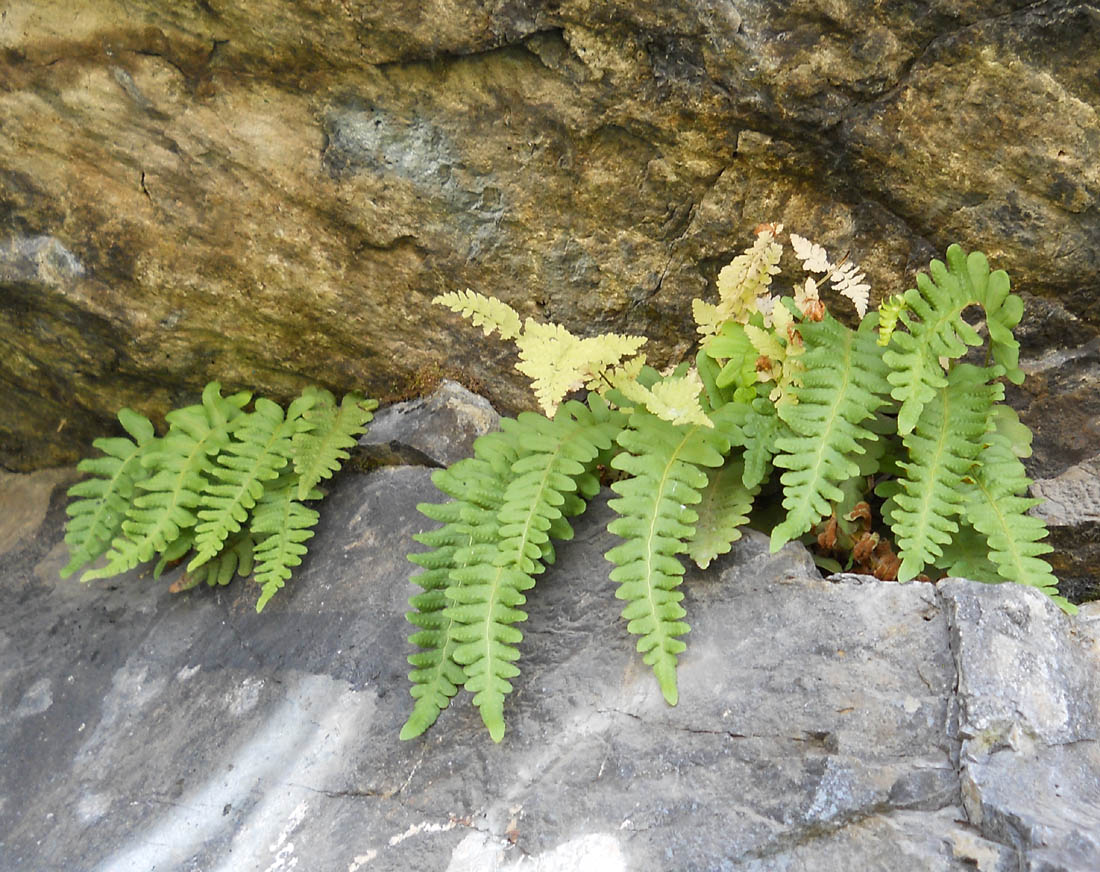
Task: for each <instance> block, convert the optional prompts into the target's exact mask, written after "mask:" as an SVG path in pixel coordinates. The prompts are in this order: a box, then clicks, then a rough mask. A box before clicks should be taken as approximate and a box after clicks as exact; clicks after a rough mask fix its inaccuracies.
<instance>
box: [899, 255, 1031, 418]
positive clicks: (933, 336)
mask: <svg viewBox="0 0 1100 872" xmlns="http://www.w3.org/2000/svg"><path fill="white" fill-rule="evenodd" d="M929 272H930V273H931V276H929V275H926V274H925V273H918V275H917V287H916V288H910V289H909V290H908V291H906V292H905V294H904V300H905V305H904V307H903V308H902V309H901V311H900V314H899V318H900V321H901V323H902V324H904V325H905V328H906V330H894V332H893V333H892V334H891V336H890V344H889V346H888V347H887V350H886V351H885V352H884V354H883V359H884V360H885V361H886V362H887V364H888V365H889V366H890V369H891V372H890V375H889V379H890V384H892V385H893V386H894V388H893V391H892V396H893V397H894V399H895V400H897V401H898V402H900V403H901V409H900V410H899V412H898V433H899V434H901V435H902V436H905V435H906V434H908V433H910V432H911V431H912V429H913V427H914V426H915V425H916V422H917V418H919V417H920V412H921V409H922V408H923V406H924V404H925V403H927V402H928V401H929V400H931V399H932V397H933V396H934V395H935V393H936V391H938V390H940V389H941V388H943V387H944V386H945V385H946V384H947V379H946V375H945V373H944V365H943V363H942V362H941V359H942V360H956V359H958V358H960V357H962V356H963V355H964V354H965V353H966V349H967V346H973V345H981V344H982V338H981V336H979V335H978V332H977V331H976V330H975V329H974V328H973V327H972V326H971V325H970V324H968V323H967V322H966V320H965V319H964V318H963V317H962V313H963V310H965V309H966V308H967V307H968V306H972V305H981V306H982V307H983V309H984V310H985V319H986V324H987V326H988V328H989V333H990V345H991V349H992V352H993V358H994V360H995V361H996V362H997V363H998V364H999V365H1000V366H1001V367H1002V368H1003V370H1004V373H1003V374H1004V375H1005V376H1006V377H1007V378H1008V379H1009V381H1012V382H1014V383H1016V384H1019V383H1020V382H1021V381H1022V380H1023V372H1022V371H1021V370H1020V369H1019V365H1018V363H1019V343H1017V342H1016V340H1015V338H1013V336H1012V328H1013V327H1015V326H1016V324H1017V323H1019V320H1020V317H1021V316H1022V315H1023V302H1022V301H1021V300H1020V298H1019V297H1018V296H1016V295H1015V294H1011V293H1009V280H1008V275H1007V274H1006V273H1005V272H1004V271H1003V270H997V271H996V272H994V273H990V271H989V262H988V260H987V259H986V257H985V255H984V254H982V253H981V252H980V251H975V252H972V253H971V254H969V255H967V254H966V252H965V251H963V250H962V248H960V247H959V246H958V245H952V246H951V247H950V248H948V249H947V264H946V265H945V264H944V263H943V262H942V261H938V260H933V261H932V262H931V264H929ZM888 314H892V311H891V310H890V309H888Z"/></svg>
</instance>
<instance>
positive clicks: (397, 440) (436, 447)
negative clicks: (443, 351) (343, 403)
mask: <svg viewBox="0 0 1100 872" xmlns="http://www.w3.org/2000/svg"><path fill="white" fill-rule="evenodd" d="M499 424H500V415H498V414H497V411H496V409H494V408H493V407H492V406H491V405H489V401H488V400H486V399H485V398H484V397H479V396H478V395H477V394H475V393H472V392H470V391H468V390H466V388H464V387H462V385H460V384H457V383H456V382H453V381H444V382H443V383H442V384H441V385H440V386H439V387H438V388H437V389H436V390H435V391H433V392H432V394H431V395H430V396H428V397H423V398H421V399H417V400H408V401H406V402H404V403H395V404H393V405H392V406H386V407H385V408H383V409H379V410H378V412H377V413H375V416H374V420H373V421H371V423H370V429H369V430H367V432H366V433H364V434H363V436H362V437H361V438H360V439H359V445H358V446H357V448H356V451H355V454H354V459H355V462H356V463H357V464H359V465H360V467H368V468H369V467H371V466H379V465H382V466H392V465H400V464H402V463H405V464H410V465H416V466H433V465H434V466H450V465H451V464H452V463H455V462H456V461H458V460H461V459H462V458H463V457H469V456H470V455H471V454H473V453H474V451H473V448H474V440H476V439H477V437H478V436H482V435H484V434H485V433H488V432H489V431H490V430H496V429H498V427H499Z"/></svg>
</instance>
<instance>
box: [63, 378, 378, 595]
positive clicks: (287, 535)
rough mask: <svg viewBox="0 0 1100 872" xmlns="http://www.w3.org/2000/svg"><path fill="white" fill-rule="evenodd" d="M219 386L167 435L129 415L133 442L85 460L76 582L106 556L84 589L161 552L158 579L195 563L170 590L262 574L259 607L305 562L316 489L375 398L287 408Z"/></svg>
mask: <svg viewBox="0 0 1100 872" xmlns="http://www.w3.org/2000/svg"><path fill="white" fill-rule="evenodd" d="M251 398H252V395H251V394H250V393H249V392H246V391H242V392H239V393H235V394H231V395H230V396H222V393H221V386H220V385H219V384H218V383H217V382H211V383H210V384H208V385H207V386H206V388H205V389H204V390H203V393H202V402H201V403H197V404H195V405H191V406H185V407H183V408H180V409H174V410H173V411H171V412H169V413H168V414H167V415H166V416H165V420H166V421H167V423H168V429H167V432H165V434H164V435H163V436H159V437H158V436H157V435H156V433H155V431H154V428H153V425H152V423H151V422H150V421H149V420H148V419H147V418H145V417H144V416H143V415H140V414H138V413H137V412H135V411H133V410H132V409H125V408H124V409H121V410H120V411H119V413H118V419H119V423H120V424H122V427H123V429H125V431H126V432H127V433H128V434H129V438H127V437H122V436H119V437H110V438H103V439H97V440H96V441H95V442H94V443H93V444H94V446H95V447H96V448H97V449H99V451H100V452H102V456H100V457H93V458H88V459H86V460H83V461H81V462H80V464H79V465H78V467H77V468H78V469H79V470H80V471H82V472H85V473H88V474H89V477H88V478H86V479H85V480H83V481H81V482H78V483H77V484H76V485H74V486H73V487H72V488H70V489H69V496H71V497H73V500H72V502H71V503H70V504H69V506H68V508H67V512H68V515H69V522H68V526H67V528H66V534H65V542H66V544H67V545H68V547H69V556H70V559H69V562H68V564H67V565H66V566H65V567H64V568H63V569H62V570H61V575H62V577H68V576H70V575H72V574H73V573H74V572H76V571H77V570H78V569H80V568H81V567H83V566H85V565H87V564H88V563H92V562H94V561H97V560H99V558H101V557H103V556H104V555H106V562H105V563H104V565H102V566H99V567H97V568H93V569H89V570H87V571H86V572H85V573H84V575H83V576H82V579H81V580H82V581H88V580H90V579H94V578H107V577H110V576H113V575H118V574H119V573H122V572H126V571H128V570H130V569H133V568H134V567H135V566H138V565H139V564H142V563H145V562H147V561H149V560H152V559H153V558H154V557H158V556H159V558H160V559H159V560H158V562H157V564H156V566H155V567H154V570H153V575H154V577H159V576H160V574H161V573H162V572H163V571H164V569H165V568H166V567H167V566H168V565H170V564H173V565H174V564H176V563H178V562H180V561H183V560H187V568H186V572H185V574H184V576H183V578H182V579H181V580H180V581H179V582H177V583H176V584H175V585H174V586H173V589H174V590H186V589H188V588H191V587H194V586H195V585H197V584H199V583H201V582H203V581H205V582H206V583H207V584H209V585H215V584H221V585H224V584H228V583H229V581H230V580H231V579H232V578H233V577H234V576H237V575H240V576H242V577H244V576H248V575H250V574H254V578H255V580H256V582H257V583H259V584H260V586H261V591H260V598H259V600H258V602H257V603H256V611H257V612H259V611H262V610H263V607H264V605H265V604H266V603H267V602H268V601H269V600H270V599H271V597H272V596H274V595H275V593H276V592H278V590H279V589H280V588H282V587H283V585H284V584H285V583H286V581H287V579H289V578H290V576H291V573H292V571H293V568H294V567H295V566H298V565H299V564H300V563H301V562H302V556H303V555H304V554H305V553H306V550H307V548H306V545H305V544H304V543H305V542H306V541H308V540H309V539H310V538H311V537H312V536H313V529H312V528H313V526H314V525H315V524H316V523H317V521H318V519H319V517H320V516H319V514H318V512H317V510H316V509H314V508H312V507H311V506H310V505H308V503H316V502H317V501H318V500H320V499H321V498H322V496H323V494H322V492H321V490H320V489H319V488H318V485H319V484H320V483H321V482H322V481H323V480H324V479H327V478H329V477H331V476H332V474H333V473H334V472H336V471H337V470H338V469H339V468H340V465H341V463H342V462H343V461H344V460H346V459H347V457H348V452H347V449H348V448H350V447H351V446H353V445H354V444H355V441H356V439H357V438H358V437H359V436H360V435H361V434H362V433H363V432H364V431H365V429H366V426H367V424H368V422H369V421H370V420H371V418H372V415H371V412H372V410H373V409H374V408H376V407H377V405H378V404H377V402H375V401H374V400H368V399H365V398H364V397H362V396H361V395H359V394H355V393H350V394H347V395H346V396H345V397H344V398H343V401H342V402H341V403H340V404H339V405H337V403H336V400H335V398H334V397H333V395H332V394H331V393H329V392H328V391H326V390H323V389H320V388H314V387H310V388H306V389H305V390H304V391H303V392H302V394H301V396H299V397H298V398H297V399H295V400H294V401H293V402H291V404H290V406H289V407H288V408H287V409H286V410H285V412H284V410H283V408H282V407H281V406H279V405H278V404H277V403H275V402H272V401H271V400H268V399H265V398H263V397H259V398H257V399H256V400H255V402H254V403H253V405H252V408H251V410H249V409H248V408H247V407H248V403H249V401H250V400H251Z"/></svg>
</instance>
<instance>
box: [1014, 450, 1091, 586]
mask: <svg viewBox="0 0 1100 872" xmlns="http://www.w3.org/2000/svg"><path fill="white" fill-rule="evenodd" d="M1031 492H1032V493H1033V494H1034V495H1035V496H1036V497H1039V498H1041V499H1043V500H1044V502H1042V503H1040V504H1039V505H1037V506H1036V507H1035V508H1034V509H1032V512H1033V513H1034V514H1036V515H1038V516H1039V517H1040V518H1042V519H1043V521H1044V522H1046V525H1047V528H1048V529H1049V530H1050V540H1049V541H1050V544H1051V545H1052V546H1053V547H1054V551H1053V552H1052V553H1051V554H1050V555H1048V556H1047V559H1048V560H1049V561H1050V562H1051V565H1052V566H1053V567H1054V569H1055V571H1056V572H1057V573H1058V578H1059V585H1058V589H1059V590H1060V591H1061V592H1062V593H1063V594H1064V595H1065V596H1067V597H1069V598H1071V599H1072V600H1073V601H1074V602H1080V601H1082V600H1095V599H1098V598H1100V454H1097V455H1094V456H1092V457H1090V458H1088V459H1087V460H1084V461H1083V462H1081V463H1075V464H1074V465H1073V466H1071V467H1069V468H1068V469H1066V470H1065V471H1064V472H1062V473H1061V474H1060V475H1058V476H1055V477H1053V478H1043V479H1039V480H1037V481H1036V482H1035V483H1034V484H1033V485H1032V487H1031Z"/></svg>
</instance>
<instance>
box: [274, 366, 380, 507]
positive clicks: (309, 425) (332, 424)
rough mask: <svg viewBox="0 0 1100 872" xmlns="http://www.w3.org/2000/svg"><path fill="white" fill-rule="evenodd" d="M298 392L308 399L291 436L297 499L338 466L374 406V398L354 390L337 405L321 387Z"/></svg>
mask: <svg viewBox="0 0 1100 872" xmlns="http://www.w3.org/2000/svg"><path fill="white" fill-rule="evenodd" d="M302 395H303V397H308V398H309V400H310V401H309V404H308V405H309V407H308V408H306V409H304V410H303V413H302V418H303V420H304V423H305V426H304V427H302V428H301V429H298V430H297V432H295V434H294V436H293V437H292V438H291V446H292V450H293V455H294V471H295V472H296V473H297V474H298V499H299V500H305V499H311V497H309V496H308V495H309V493H310V492H311V491H312V490H313V489H314V488H315V487H316V486H317V485H318V484H320V483H321V482H322V481H324V480H325V479H327V478H331V477H332V474H333V473H334V472H336V471H337V470H338V469H340V466H341V465H342V464H343V462H344V461H345V460H347V459H348V457H349V456H350V455H349V454H348V449H349V448H352V447H354V445H355V443H356V441H357V439H358V437H359V436H360V434H362V433H363V431H364V430H366V428H367V424H369V423H370V421H371V420H372V419H373V417H374V416H373V415H372V414H371V413H372V412H373V411H374V409H376V408H378V401H377V400H368V399H366V398H364V397H363V395H362V394H357V393H349V394H345V395H344V399H343V401H341V403H340V405H339V406H337V405H336V398H335V397H333V395H332V394H331V393H329V392H328V391H326V390H324V389H322V388H312V387H310V388H306V389H305V390H304V391H303V392H302Z"/></svg>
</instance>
